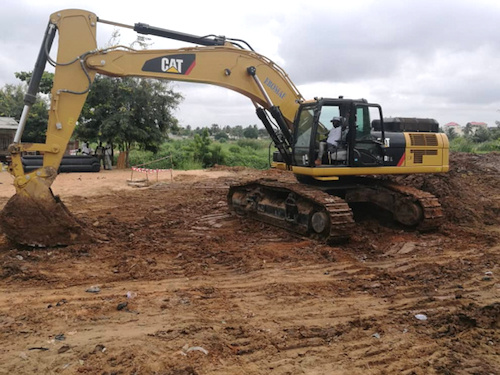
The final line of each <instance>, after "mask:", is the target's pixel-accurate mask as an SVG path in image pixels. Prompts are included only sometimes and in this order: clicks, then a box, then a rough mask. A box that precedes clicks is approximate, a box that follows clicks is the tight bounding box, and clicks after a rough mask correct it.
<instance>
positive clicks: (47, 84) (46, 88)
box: [14, 72, 54, 94]
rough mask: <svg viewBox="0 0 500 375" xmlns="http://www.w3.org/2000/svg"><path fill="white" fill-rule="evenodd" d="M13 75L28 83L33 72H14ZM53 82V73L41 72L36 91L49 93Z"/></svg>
mask: <svg viewBox="0 0 500 375" xmlns="http://www.w3.org/2000/svg"><path fill="white" fill-rule="evenodd" d="M14 75H15V76H16V78H17V79H20V80H21V81H23V82H26V83H27V84H29V83H30V81H31V76H32V75H33V72H16V73H14ZM53 83H54V73H49V72H43V74H42V79H41V80H40V87H39V88H38V91H39V92H41V93H42V94H50V90H52V84H53Z"/></svg>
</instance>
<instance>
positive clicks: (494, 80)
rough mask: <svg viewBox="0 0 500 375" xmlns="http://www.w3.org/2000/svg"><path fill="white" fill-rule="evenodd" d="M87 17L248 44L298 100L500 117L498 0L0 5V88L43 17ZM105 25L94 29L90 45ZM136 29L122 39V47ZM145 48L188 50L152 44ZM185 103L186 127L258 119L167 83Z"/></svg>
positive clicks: (231, 96) (226, 94)
mask: <svg viewBox="0 0 500 375" xmlns="http://www.w3.org/2000/svg"><path fill="white" fill-rule="evenodd" d="M67 8H80V9H85V10H89V11H92V12H94V13H96V14H97V16H98V17H100V18H101V19H106V20H112V21H116V22H120V23H125V24H134V23H137V22H144V23H148V24H150V25H152V26H158V27H162V28H166V29H171V30H176V31H181V32H185V33H189V34H195V35H206V34H217V35H225V36H227V37H231V38H239V39H244V40H246V41H247V42H248V43H249V44H250V45H251V46H252V47H253V48H254V49H255V50H256V51H257V52H259V53H260V54H263V55H265V56H267V57H268V58H270V59H271V60H273V61H274V62H276V63H277V64H278V65H280V66H281V67H282V68H284V69H285V71H286V72H287V73H288V75H289V76H290V78H291V79H292V81H293V82H294V83H295V84H296V85H297V87H298V88H299V91H300V92H301V93H302V95H303V96H304V97H305V98H312V97H315V96H319V97H338V96H339V95H344V97H346V98H366V99H368V101H370V102H375V103H379V104H381V105H382V107H383V109H384V114H385V116H392V117H397V116H403V117H430V118H435V119H436V120H438V122H439V123H440V124H441V125H444V124H446V123H448V122H450V121H455V122H458V123H459V124H461V125H465V123H467V122H469V121H483V122H486V123H488V125H490V126H493V125H495V120H500V111H499V110H500V74H499V72H500V26H499V25H500V1H498V0H496V1H493V0H489V1H487V0H453V1H449V0H420V1H413V0H405V1H401V0H394V1H393V0H378V1H369V0H350V1H345V0H344V1H337V0H329V1H326V0H315V1H310V2H307V3H306V2H305V1H303V0H301V1H296V0H283V1H281V0H279V1H276V0H275V1H272V0H266V1H261V0H252V1H250V2H240V1H234V0H232V1H222V0H221V1H219V0H212V1H200V0H190V1H152V0H142V1H128V0H121V1H111V0H108V1H103V0H99V1H97V0H86V1H81V0H74V1H72V0H66V1H62V0H45V1H40V0H3V1H2V12H1V14H0V28H1V32H0V47H1V54H0V86H2V87H3V85H5V84H6V83H18V82H19V81H17V80H16V78H15V77H14V72H17V71H30V70H33V66H34V63H35V59H36V56H37V54H38V50H39V48H40V43H41V40H42V37H43V33H44V31H45V27H46V25H47V22H48V17H49V15H50V14H51V13H53V12H55V11H57V10H61V9H67ZM112 31H113V27H111V26H109V25H104V24H100V23H99V24H98V43H99V44H100V45H101V46H103V45H104V44H106V43H107V41H108V40H109V39H110V35H111V33H112ZM134 39H135V33H133V32H132V31H128V30H123V31H122V32H121V41H122V43H124V44H129V43H130V42H132V41H133V40H134ZM151 42H153V43H154V44H153V46H152V48H179V47H182V46H187V45H186V44H185V43H180V42H176V41H168V40H163V39H161V38H156V37H152V39H151ZM173 85H174V88H175V89H176V90H177V91H179V92H181V93H182V94H183V95H184V96H185V100H184V101H183V102H182V104H181V105H180V108H179V110H178V111H177V113H176V116H177V118H178V119H179V121H180V124H181V125H182V126H186V125H191V126H193V127H197V126H210V125H211V124H213V123H217V124H219V125H220V126H225V125H243V126H247V125H250V124H259V126H260V123H259V120H258V118H257V117H256V115H255V111H254V107H253V105H252V104H251V102H250V100H249V99H247V98H246V97H244V96H241V95H240V94H237V93H233V92H231V91H229V90H227V89H222V88H218V87H213V86H207V85H201V84H188V83H173Z"/></svg>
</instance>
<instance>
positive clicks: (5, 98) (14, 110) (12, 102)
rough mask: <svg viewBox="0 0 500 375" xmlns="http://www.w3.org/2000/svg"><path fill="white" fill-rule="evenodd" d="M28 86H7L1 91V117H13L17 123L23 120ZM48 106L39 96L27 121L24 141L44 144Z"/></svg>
mask: <svg viewBox="0 0 500 375" xmlns="http://www.w3.org/2000/svg"><path fill="white" fill-rule="evenodd" d="M26 90H27V87H26V84H18V85H5V86H4V87H3V88H2V89H1V90H0V116H3V117H13V118H14V119H15V120H16V121H19V120H20V119H21V114H22V112H23V108H24V94H25V92H26ZM47 121H48V104H47V101H46V99H44V98H43V97H42V96H41V95H37V99H36V101H35V103H34V104H33V105H32V107H31V110H30V113H29V116H28V118H27V120H26V126H25V128H24V132H23V137H22V141H23V142H33V143H44V142H45V134H46V132H47Z"/></svg>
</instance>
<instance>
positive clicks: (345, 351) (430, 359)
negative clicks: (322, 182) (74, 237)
mask: <svg viewBox="0 0 500 375" xmlns="http://www.w3.org/2000/svg"><path fill="white" fill-rule="evenodd" d="M113 172H114V171H113ZM99 175H100V176H104V177H102V178H106V183H105V184H104V183H103V184H98V183H96V177H95V176H99ZM285 175H286V174H285V173H284V172H279V171H265V172H260V171H255V170H250V169H245V168H238V169H231V168H215V169H213V170H211V171H208V172H203V173H200V174H193V173H191V174H177V175H176V176H175V178H174V179H173V181H168V180H167V181H163V182H160V183H157V184H154V185H152V186H150V187H148V188H139V189H132V188H128V187H127V186H126V183H125V180H124V179H123V178H122V180H119V179H115V180H113V176H117V175H116V174H113V173H108V174H101V173H100V174H92V175H84V174H82V175H81V176H79V177H78V178H73V180H72V179H71V176H74V175H61V176H59V177H58V180H59V181H62V182H61V183H60V185H57V183H58V181H56V184H55V187H56V188H55V192H56V193H60V194H61V195H62V198H63V200H64V202H65V203H66V206H67V207H68V208H69V209H70V211H71V212H73V213H74V214H75V215H76V216H77V217H78V219H79V221H81V222H82V223H84V226H85V227H86V229H87V230H88V231H89V232H91V233H93V235H94V238H95V239H96V242H95V243H88V244H79V245H73V246H68V247H64V248H57V247H54V248H45V249H30V248H16V247H14V246H13V245H12V244H10V243H9V242H8V241H7V240H6V238H5V237H2V236H1V235H0V291H1V294H0V343H1V345H0V373H1V374H59V373H61V374H107V375H111V374H172V375H173V374H175V375H188V374H198V375H201V374H218V375H220V374H222V375H226V374H227V375H229V374H255V375H260V374H283V375H284V374H394V373H398V374H399V373H401V374H497V373H499V369H500V355H499V354H500V334H499V332H500V267H499V260H500V257H499V255H500V218H499V216H500V215H499V212H500V189H499V186H500V154H498V153H492V154H487V155H466V154H453V155H452V159H451V171H450V173H448V174H444V175H427V176H409V177H398V178H395V179H396V180H398V181H399V182H401V183H404V184H408V185H411V186H415V187H418V188H421V189H423V190H426V191H429V192H431V193H433V194H435V195H436V196H437V197H438V198H439V199H440V201H441V203H442V206H443V210H444V213H445V222H444V224H443V226H442V227H441V228H440V229H439V230H438V231H436V232H433V233H417V232H413V231H409V230H405V229H404V228H401V227H399V226H397V225H395V224H394V223H392V222H391V221H390V220H389V218H387V216H385V215H380V214H377V215H376V216H375V215H371V214H369V213H367V212H363V211H357V212H355V215H356V217H357V219H358V223H357V224H356V227H355V230H354V231H353V233H352V240H351V241H350V242H349V243H346V244H343V245H341V246H336V247H331V246H327V245H324V244H321V243H317V242H314V241H311V240H309V239H305V238H301V237H296V236H293V235H292V234H290V233H287V232H285V231H283V230H280V229H276V228H272V227H269V226H267V225H264V224H261V223H257V222H249V221H246V220H244V219H243V218H241V217H238V216H235V215H231V214H230V213H229V212H228V209H227V204H226V192H227V188H228V186H229V184H231V183H234V182H241V181H242V180H244V179H250V178H255V177H266V176H267V177H276V178H285V177H286V176H285ZM122 177H123V176H122ZM72 184H73V185H72ZM6 186H7V184H6V183H5V182H4V184H2V185H0V187H1V189H5V188H4V187H6ZM57 186H59V188H57ZM72 186H74V188H72ZM9 188H10V187H9ZM58 189H59V191H58ZM7 200H8V197H3V196H1V195H0V206H3V205H4V204H5V203H6V202H7ZM380 220H382V222H380Z"/></svg>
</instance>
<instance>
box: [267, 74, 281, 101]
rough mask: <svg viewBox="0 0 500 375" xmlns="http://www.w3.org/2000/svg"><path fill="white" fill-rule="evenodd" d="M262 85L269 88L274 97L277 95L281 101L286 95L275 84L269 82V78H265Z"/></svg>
mask: <svg viewBox="0 0 500 375" xmlns="http://www.w3.org/2000/svg"><path fill="white" fill-rule="evenodd" d="M264 85H266V86H267V87H269V88H270V89H271V90H272V91H273V92H274V93H275V94H276V95H278V96H279V97H280V98H281V99H283V98H284V97H285V95H286V93H285V92H284V91H283V90H281V89H280V88H279V87H278V85H277V84H276V83H274V82H273V81H271V80H270V79H269V78H267V77H266V79H265V80H264Z"/></svg>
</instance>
